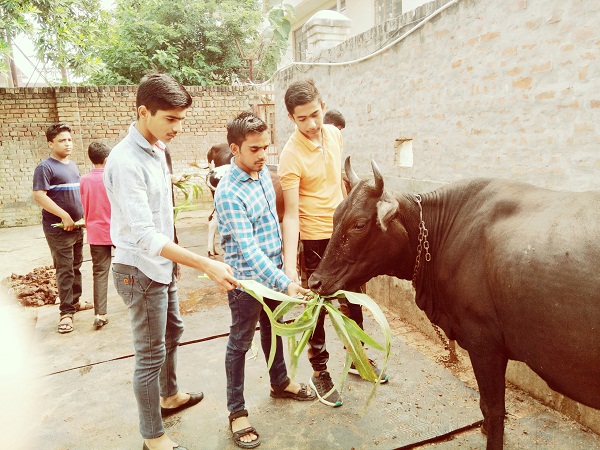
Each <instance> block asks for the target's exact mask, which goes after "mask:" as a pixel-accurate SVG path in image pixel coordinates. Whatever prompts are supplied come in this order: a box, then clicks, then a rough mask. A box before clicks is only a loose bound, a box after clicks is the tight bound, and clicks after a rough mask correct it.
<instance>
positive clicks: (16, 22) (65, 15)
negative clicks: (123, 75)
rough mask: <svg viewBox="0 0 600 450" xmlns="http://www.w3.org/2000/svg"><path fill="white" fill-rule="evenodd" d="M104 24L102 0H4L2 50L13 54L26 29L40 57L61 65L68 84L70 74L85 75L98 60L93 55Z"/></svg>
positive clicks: (0, 3)
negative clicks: (17, 37)
mask: <svg viewBox="0 0 600 450" xmlns="http://www.w3.org/2000/svg"><path fill="white" fill-rule="evenodd" d="M103 23H105V20H104V19H103V14H102V12H101V9H100V2H99V0H0V28H2V29H3V30H4V32H3V33H0V51H2V52H3V54H4V55H12V45H11V44H12V41H13V40H14V38H15V37H16V35H17V34H18V33H20V32H23V33H25V34H26V35H27V36H29V37H30V38H31V39H32V41H33V42H34V45H35V48H36V53H37V57H38V59H39V60H40V61H42V62H43V63H45V64H48V65H50V66H51V67H56V68H58V69H59V70H60V71H61V74H62V81H63V83H66V82H68V81H69V76H68V75H69V73H73V74H74V75H78V76H82V77H85V76H86V74H87V73H88V72H90V70H91V67H93V65H94V64H97V63H98V62H97V61H95V60H94V56H93V55H94V54H95V53H96V51H95V50H94V47H95V45H96V44H95V43H96V42H97V41H98V36H99V35H100V34H101V33H102V24H103ZM10 60H11V61H12V58H11V59H10ZM0 70H2V71H3V72H6V71H7V65H6V64H4V65H3V66H2V65H0ZM13 78H15V77H14V75H13Z"/></svg>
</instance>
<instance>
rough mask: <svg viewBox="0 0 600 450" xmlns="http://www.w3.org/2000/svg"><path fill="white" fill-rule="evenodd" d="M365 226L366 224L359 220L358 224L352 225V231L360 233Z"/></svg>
mask: <svg viewBox="0 0 600 450" xmlns="http://www.w3.org/2000/svg"><path fill="white" fill-rule="evenodd" d="M365 225H366V222H365V221H364V220H359V221H358V222H355V223H354V230H357V231H360V230H362V229H363V228H364V227H365Z"/></svg>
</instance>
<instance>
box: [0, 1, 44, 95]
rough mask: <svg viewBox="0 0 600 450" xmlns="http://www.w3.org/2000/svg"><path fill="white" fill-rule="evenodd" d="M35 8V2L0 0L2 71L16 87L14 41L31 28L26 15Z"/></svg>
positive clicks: (0, 71)
mask: <svg viewBox="0 0 600 450" xmlns="http://www.w3.org/2000/svg"><path fill="white" fill-rule="evenodd" d="M35 10H36V9H35V6H34V4H33V3H32V2H30V1H23V0H1V1H0V54H1V55H2V58H1V59H0V73H1V74H2V75H5V76H6V77H7V78H8V79H9V81H10V84H9V85H13V86H15V87H18V81H17V80H18V78H17V70H16V67H15V63H14V59H13V48H12V43H13V41H14V39H15V37H16V36H17V34H19V33H20V32H24V31H28V30H30V29H31V23H30V22H28V21H27V19H26V15H27V14H29V13H33V12H35Z"/></svg>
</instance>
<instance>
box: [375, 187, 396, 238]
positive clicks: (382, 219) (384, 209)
mask: <svg viewBox="0 0 600 450" xmlns="http://www.w3.org/2000/svg"><path fill="white" fill-rule="evenodd" d="M397 211H398V200H396V198H395V197H394V196H392V195H390V194H388V193H387V192H385V191H384V193H383V194H382V196H381V199H380V200H379V201H378V202H377V225H379V228H381V229H382V231H387V228H388V226H389V224H390V222H391V221H392V219H393V218H394V216H395V215H396V212H397Z"/></svg>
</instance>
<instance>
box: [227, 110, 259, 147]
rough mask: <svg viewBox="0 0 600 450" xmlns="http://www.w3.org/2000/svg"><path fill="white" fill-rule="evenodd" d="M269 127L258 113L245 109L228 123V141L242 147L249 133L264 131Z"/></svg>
mask: <svg viewBox="0 0 600 450" xmlns="http://www.w3.org/2000/svg"><path fill="white" fill-rule="evenodd" d="M267 128H268V127H267V124H266V123H264V122H263V120H262V119H261V118H260V117H258V116H257V115H256V114H254V113H252V112H250V111H244V112H242V113H240V114H239V115H238V116H237V117H236V118H235V119H233V120H232V121H231V122H229V123H228V124H227V143H228V144H229V145H231V144H235V145H237V146H238V147H241V146H242V144H243V143H244V141H245V140H246V135H247V134H248V133H262V132H263V131H265V130H267Z"/></svg>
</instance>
